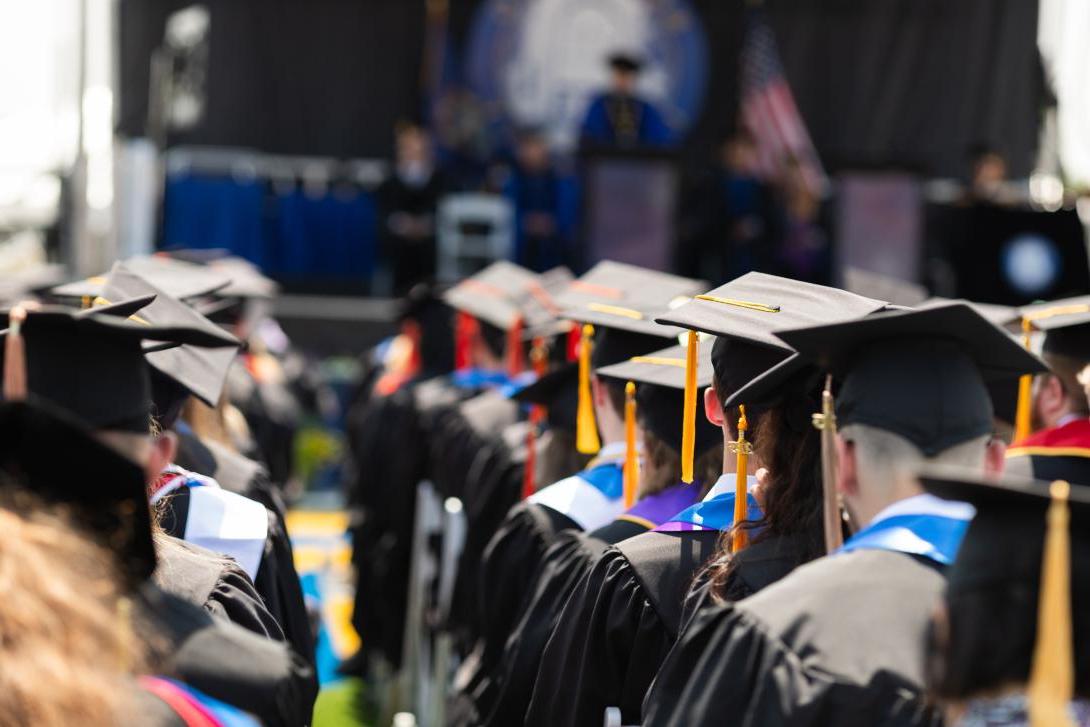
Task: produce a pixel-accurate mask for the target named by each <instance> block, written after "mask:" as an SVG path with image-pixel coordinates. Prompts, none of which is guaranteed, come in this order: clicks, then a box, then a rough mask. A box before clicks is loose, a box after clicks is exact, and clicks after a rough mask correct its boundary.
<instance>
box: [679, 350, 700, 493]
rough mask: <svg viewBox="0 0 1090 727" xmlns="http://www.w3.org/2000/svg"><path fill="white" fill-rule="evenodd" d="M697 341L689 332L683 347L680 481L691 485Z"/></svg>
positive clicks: (694, 440)
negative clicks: (683, 385)
mask: <svg viewBox="0 0 1090 727" xmlns="http://www.w3.org/2000/svg"><path fill="white" fill-rule="evenodd" d="M699 341H700V339H699V338H698V337H697V334H696V331H689V335H688V339H687V342H686V345H685V408H684V411H683V416H684V417H685V418H684V420H683V421H682V425H681V481H682V482H684V483H685V484H692V481H693V458H694V457H695V456H696V395H697V391H696V388H697V387H696V374H697V371H696V367H697V358H696V354H697V346H699V345H700V342H699Z"/></svg>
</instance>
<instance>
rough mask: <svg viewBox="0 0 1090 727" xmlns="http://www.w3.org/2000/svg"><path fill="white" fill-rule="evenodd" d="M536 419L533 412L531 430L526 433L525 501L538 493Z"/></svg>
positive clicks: (523, 480)
mask: <svg viewBox="0 0 1090 727" xmlns="http://www.w3.org/2000/svg"><path fill="white" fill-rule="evenodd" d="M534 408H535V409H536V408H537V407H534ZM534 418H535V417H534V415H533V413H532V412H531V414H530V429H529V431H527V432H526V469H525V470H523V472H522V499H523V500H525V499H526V498H528V497H530V495H532V494H534V493H535V492H537V422H535V421H534Z"/></svg>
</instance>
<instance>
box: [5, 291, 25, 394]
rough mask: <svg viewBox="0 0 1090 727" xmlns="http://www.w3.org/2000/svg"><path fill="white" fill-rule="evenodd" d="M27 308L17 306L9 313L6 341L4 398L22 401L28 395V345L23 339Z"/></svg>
mask: <svg viewBox="0 0 1090 727" xmlns="http://www.w3.org/2000/svg"><path fill="white" fill-rule="evenodd" d="M25 322H26V309H25V308H23V307H22V306H19V305H17V306H15V307H14V308H12V309H11V312H10V313H9V314H8V336H7V340H6V341H4V399H5V401H22V400H23V399H26V395H27V381H26V345H25V342H24V341H23V323H25Z"/></svg>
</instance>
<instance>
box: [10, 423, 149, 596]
mask: <svg viewBox="0 0 1090 727" xmlns="http://www.w3.org/2000/svg"><path fill="white" fill-rule="evenodd" d="M0 470H2V471H3V472H4V473H5V474H6V475H7V477H6V478H0V482H2V483H4V484H6V485H9V486H15V487H21V488H25V489H26V490H29V491H31V492H32V493H34V494H35V496H36V497H38V498H39V499H40V500H43V501H44V502H46V503H47V504H63V505H65V506H66V507H68V508H71V510H72V515H73V516H74V518H75V522H76V523H77V524H79V525H80V526H81V527H83V528H84V529H85V530H87V531H88V532H89V533H90V534H91V535H93V536H95V537H97V538H98V539H99V540H101V542H102V544H103V545H104V546H106V547H107V548H109V549H110V550H111V551H112V552H114V553H116V554H117V555H118V557H119V560H120V565H121V567H122V570H123V572H124V573H125V574H126V576H128V578H129V579H130V582H131V583H133V584H136V583H139V582H141V581H144V580H146V579H147V578H149V577H150V576H151V574H152V572H153V571H154V570H155V547H154V543H153V541H152V534H151V515H150V513H149V511H148V495H147V489H146V484H145V482H144V472H143V470H142V469H141V468H140V467H138V466H136V465H135V464H134V463H132V462H131V461H129V460H128V459H126V458H125V457H123V456H122V455H120V454H118V453H117V452H115V451H114V450H112V449H110V448H109V447H107V446H106V445H104V444H101V443H100V442H98V441H96V440H95V439H94V437H93V436H92V435H91V434H90V433H89V432H88V431H87V430H86V429H85V428H84V427H83V425H82V424H80V423H78V422H77V421H76V420H75V419H74V418H72V417H71V416H70V415H68V414H66V413H65V412H62V411H59V410H57V409H55V408H52V407H47V406H42V405H32V404H29V403H26V402H4V403H0ZM13 494H15V493H13Z"/></svg>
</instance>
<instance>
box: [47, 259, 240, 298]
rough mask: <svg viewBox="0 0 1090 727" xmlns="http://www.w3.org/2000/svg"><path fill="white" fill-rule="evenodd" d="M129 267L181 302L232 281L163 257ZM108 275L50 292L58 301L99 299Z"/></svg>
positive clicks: (136, 261) (130, 263) (128, 262)
mask: <svg viewBox="0 0 1090 727" xmlns="http://www.w3.org/2000/svg"><path fill="white" fill-rule="evenodd" d="M125 266H126V267H127V268H128V269H129V271H130V272H133V273H135V274H137V275H139V276H140V277H142V278H143V279H144V280H147V281H148V282H149V283H151V284H152V285H154V286H155V287H156V288H158V289H159V290H161V291H163V292H165V293H167V294H169V295H171V296H173V297H175V298H178V299H180V300H188V299H189V298H198V297H200V296H204V295H211V294H212V293H215V292H217V291H220V290H223V289H224V288H226V287H227V286H228V285H230V283H231V280H230V279H229V278H228V277H226V276H225V275H222V274H220V273H217V272H215V271H213V270H212V269H211V268H209V267H206V266H204V265H193V264H192V263H187V262H182V261H180V260H174V259H172V258H169V257H166V256H163V255H149V256H143V257H133V258H129V259H128V260H126V261H125ZM105 284H106V275H105V274H103V275H96V276H94V277H91V278H87V279H85V280H77V281H75V282H73V283H67V284H66V285H60V286H57V287H56V288H53V289H52V290H51V291H50V293H51V294H52V295H53V296H54V297H56V298H76V299H81V300H82V299H91V300H93V299H95V298H97V297H99V296H101V295H102V291H103V288H104V286H105Z"/></svg>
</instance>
